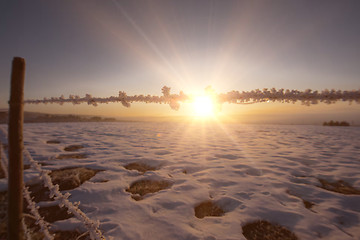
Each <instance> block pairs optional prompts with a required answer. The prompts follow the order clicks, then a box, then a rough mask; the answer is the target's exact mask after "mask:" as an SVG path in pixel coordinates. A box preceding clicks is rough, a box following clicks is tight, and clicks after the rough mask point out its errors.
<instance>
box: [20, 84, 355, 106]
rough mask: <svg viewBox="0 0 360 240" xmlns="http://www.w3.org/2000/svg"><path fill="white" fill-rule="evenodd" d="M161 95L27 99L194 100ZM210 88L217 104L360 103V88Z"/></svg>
mask: <svg viewBox="0 0 360 240" xmlns="http://www.w3.org/2000/svg"><path fill="white" fill-rule="evenodd" d="M161 90H162V94H163V95H162V96H154V95H134V96H128V95H127V94H126V93H125V92H122V91H120V92H119V95H118V96H111V97H105V98H99V97H93V96H92V95H90V94H86V95H85V97H80V96H77V95H70V96H69V98H65V97H64V96H63V95H62V96H61V97H51V98H44V99H37V100H35V99H33V100H25V101H24V103H28V104H40V103H44V104H47V103H57V104H61V105H62V104H64V103H72V104H80V103H87V104H89V105H93V106H97V105H98V104H101V103H111V102H115V103H116V102H121V103H122V105H123V106H124V107H130V106H131V103H133V102H142V103H160V104H162V103H163V104H169V105H170V107H171V108H172V109H174V110H178V109H179V107H180V102H187V101H191V100H192V99H193V97H192V96H191V95H186V94H184V93H183V92H180V93H179V94H170V88H169V87H167V86H164V87H163V88H162V89H161ZM209 90H210V91H211V95H212V97H213V98H214V101H216V102H217V103H218V104H223V103H235V104H249V103H260V102H268V101H270V102H275V101H277V102H282V103H290V102H291V103H295V102H297V101H300V102H301V103H302V104H304V105H307V106H309V105H312V104H318V103H322V102H323V103H326V104H332V103H336V102H338V101H344V102H350V103H351V102H356V103H360V90H351V91H342V90H334V89H332V90H327V89H325V90H323V91H313V90H311V89H307V90H305V91H299V90H289V89H286V90H285V89H282V88H281V89H275V88H271V89H267V88H264V89H263V90H260V89H255V90H252V91H242V92H239V91H231V92H228V93H220V94H216V93H215V92H214V91H213V90H212V89H211V87H208V88H206V91H209Z"/></svg>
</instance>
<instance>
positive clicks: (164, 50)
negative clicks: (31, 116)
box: [0, 0, 360, 124]
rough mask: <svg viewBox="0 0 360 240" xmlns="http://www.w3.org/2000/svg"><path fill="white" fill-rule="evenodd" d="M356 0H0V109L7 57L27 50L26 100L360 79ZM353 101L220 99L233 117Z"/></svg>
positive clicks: (308, 111) (329, 84)
mask: <svg viewBox="0 0 360 240" xmlns="http://www.w3.org/2000/svg"><path fill="white" fill-rule="evenodd" d="M359 12H360V2H359V1H356V0H354V1H349V0H344V1H333V0H320V1H310V0H309V1H292V0H286V1H285V0H278V1H231V0H227V1H210V0H206V1H205V0H197V1H195V0H194V1H189V0H184V1H175V0H174V1H170V0H168V1H165V0H164V1H162V0H153V1H150V0H148V1H144V0H137V1H131V0H129V1H128V0H126V1H125V0H122V1H120V0H109V1H108V0H106V1H105V0H101V1H100V0H97V1H96V0H87V1H83V0H80V1H68V0H61V1H59V0H53V1H46V0H33V1H25V0H20V1H19V0H4V1H1V2H0V109H2V108H7V105H8V104H7V101H8V99H9V91H10V90H9V87H10V70H11V61H12V58H13V57H14V56H20V57H23V58H25V60H26V79H25V99H42V98H44V97H59V96H60V95H65V96H68V95H70V94H76V95H80V96H84V95H85V94H86V93H89V94H92V95H93V96H97V97H109V96H116V95H118V92H119V91H125V92H126V93H127V94H128V95H135V94H152V95H161V88H162V87H163V86H165V85H166V86H169V87H171V91H172V92H173V93H178V92H179V91H184V92H185V93H189V94H196V93H200V92H202V91H203V90H204V89H205V88H206V87H207V86H209V85H210V86H212V88H213V89H214V90H215V91H216V92H218V93H226V92H229V91H232V90H238V91H249V90H253V89H263V88H272V87H275V88H285V89H298V90H305V89H308V88H310V89H313V90H323V89H341V90H352V89H354V90H358V89H360V79H359V77H360V47H359V43H360V24H359V22H360V14H359ZM359 105H360V104H352V105H349V104H348V103H337V104H334V105H326V104H318V105H316V106H311V107H306V106H301V105H300V104H282V103H259V104H252V105H251V106H249V105H246V106H244V105H230V104H224V106H222V111H221V114H223V115H228V116H230V115H231V116H234V118H235V119H240V120H241V119H242V120H244V121H250V122H251V121H254V122H256V121H260V122H261V121H262V120H264V121H265V120H269V121H272V122H284V121H285V122H288V123H307V122H309V119H310V120H311V121H315V122H318V121H320V120H331V119H330V118H332V119H334V120H348V121H353V122H355V123H358V124H360V111H359V110H360V106H359ZM190 108H191V106H190V105H189V104H184V105H183V106H181V108H180V110H179V111H174V110H171V109H170V108H169V106H166V105H156V104H141V103H138V104H133V105H132V107H131V108H124V107H123V106H122V105H121V104H120V103H119V104H107V105H100V106H98V107H93V106H87V105H86V104H82V105H76V106H73V105H71V104H67V105H66V104H65V105H63V106H58V105H30V104H29V105H26V106H25V110H27V111H36V112H49V113H65V114H75V113H77V114H90V115H104V116H105V115H106V116H115V117H150V116H153V117H159V116H162V117H163V116H182V115H186V114H188V113H189V111H190V110H189V109H190Z"/></svg>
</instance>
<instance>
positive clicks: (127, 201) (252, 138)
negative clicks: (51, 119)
mask: <svg viewBox="0 0 360 240" xmlns="http://www.w3.org/2000/svg"><path fill="white" fill-rule="evenodd" d="M0 127H3V128H6V126H5V125H2V126H0ZM48 140H59V141H60V143H59V144H47V143H46V142H47V141H48ZM24 142H25V146H26V148H27V149H28V150H29V151H30V153H31V155H32V156H33V158H34V159H35V160H37V161H39V162H45V163H47V164H48V165H46V166H44V169H49V170H53V169H59V168H64V167H69V166H86V167H89V168H94V169H101V170H105V171H101V172H99V173H97V174H96V176H95V177H93V178H92V179H91V180H90V181H87V182H85V183H84V184H82V185H81V186H80V187H78V188H76V189H74V190H70V191H69V192H70V193H71V197H70V198H69V199H70V200H71V201H73V202H74V201H80V202H81V204H80V209H82V210H83V211H84V212H85V213H86V214H87V216H88V217H89V218H91V219H93V220H99V221H100V223H101V225H100V228H101V230H102V232H103V233H104V235H105V236H106V237H107V238H108V239H134V240H135V239H136V240H138V239H207V240H210V239H245V237H244V236H243V234H242V228H241V227H242V226H243V225H244V224H246V223H247V222H251V221H254V220H258V219H264V220H268V221H269V222H273V223H278V224H280V225H282V226H284V227H286V228H288V229H289V230H291V231H293V232H294V233H295V234H296V235H297V236H298V237H299V238H300V239H334V240H335V239H360V195H343V194H341V193H336V192H331V191H328V190H325V189H322V188H320V186H321V184H320V182H319V180H318V179H325V180H328V181H329V182H335V181H337V180H343V181H346V182H348V183H349V184H351V185H352V186H354V187H355V188H357V189H360V128H356V127H349V128H346V127H344V128H341V127H322V126H275V125H264V126H260V125H240V124H218V123H201V122H194V123H143V122H134V123H51V124H50V123H48V124H46V123H43V124H25V126H24ZM74 144H76V145H78V144H80V145H82V146H84V148H82V149H79V150H78V151H77V152H78V153H84V154H86V155H87V158H84V159H56V157H57V156H59V155H60V154H64V153H66V152H64V148H65V147H66V146H69V145H74ZM132 162H142V163H146V164H148V165H151V166H154V167H157V168H158V169H157V170H155V171H148V172H146V173H145V174H141V173H139V172H138V171H136V170H127V169H125V168H124V165H126V164H128V163H132ZM34 177H36V173H35V171H33V170H31V169H28V170H25V179H26V181H28V180H30V179H33V178H34ZM141 179H164V180H168V181H170V182H171V183H172V185H171V187H170V188H168V189H164V190H161V191H159V192H156V193H152V194H148V195H145V197H144V199H143V200H140V201H135V200H134V199H133V198H132V197H131V193H129V192H127V191H126V189H127V188H129V186H130V185H131V183H133V182H135V181H137V180H141ZM107 180H108V181H107ZM0 188H1V189H2V190H4V189H5V188H6V182H5V180H4V179H2V180H1V181H0ZM205 200H213V201H214V202H215V203H217V204H218V205H219V206H220V207H221V208H223V209H224V211H225V215H223V216H221V217H205V218H202V219H199V218H197V217H195V214H194V206H196V205H197V204H199V203H200V202H203V201H205ZM303 200H306V201H308V202H311V203H313V204H314V205H313V206H312V208H306V207H305V205H304V203H303ZM80 226H81V224H80V223H79V222H78V221H77V220H75V219H74V218H70V219H67V220H62V221H58V222H55V223H54V224H53V228H54V229H71V228H76V227H80Z"/></svg>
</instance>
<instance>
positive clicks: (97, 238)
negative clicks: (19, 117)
mask: <svg viewBox="0 0 360 240" xmlns="http://www.w3.org/2000/svg"><path fill="white" fill-rule="evenodd" d="M0 129H1V132H3V134H4V135H5V136H6V135H7V134H6V132H5V131H4V130H3V129H2V128H0ZM3 152H4V151H1V159H4V160H5V162H7V161H6V159H7V158H6V156H5V154H4V157H3ZM23 154H24V156H25V157H26V158H27V160H28V161H29V162H30V164H31V167H32V168H33V169H35V170H36V171H38V172H39V174H40V179H42V180H43V181H44V186H45V187H47V188H49V190H50V197H51V198H52V197H54V198H55V200H57V201H58V202H59V206H60V207H64V206H65V207H66V208H67V209H68V211H69V212H70V213H72V214H74V216H75V217H77V218H78V219H79V220H80V221H82V222H83V224H84V225H85V227H86V228H87V229H88V232H89V234H90V238H91V239H93V240H104V239H105V237H104V236H103V235H102V233H101V231H100V230H99V226H100V222H99V221H96V222H94V221H92V220H91V219H89V218H88V217H87V216H86V214H85V213H84V212H82V211H81V210H80V209H79V208H78V205H79V204H80V202H77V203H74V204H73V203H72V202H70V201H69V200H68V198H69V197H70V193H65V194H62V193H61V192H60V191H59V185H57V184H56V185H54V184H53V183H52V181H51V178H50V175H49V173H50V171H48V170H44V169H42V168H41V166H40V164H38V163H37V162H36V161H35V160H34V159H33V158H32V157H31V154H30V153H29V151H27V150H26V149H25V148H24V149H23ZM1 164H3V160H1ZM5 169H6V170H7V165H6V168H5ZM6 173H7V171H6ZM24 197H25V199H27V200H28V203H29V206H30V210H31V212H32V213H33V211H34V212H37V214H36V213H33V214H34V217H35V218H36V219H37V221H36V223H37V224H38V223H39V225H40V227H41V229H42V230H43V229H44V231H46V229H47V226H48V225H49V224H46V222H45V221H44V220H43V219H42V218H41V216H40V215H39V214H38V211H37V208H38V207H36V205H35V203H34V202H33V201H32V199H31V197H30V192H29V190H28V188H25V187H24ZM44 235H45V237H46V238H45V239H46V240H48V239H49V240H50V239H53V237H52V236H51V235H50V234H46V233H45V232H44ZM47 235H49V237H50V238H47Z"/></svg>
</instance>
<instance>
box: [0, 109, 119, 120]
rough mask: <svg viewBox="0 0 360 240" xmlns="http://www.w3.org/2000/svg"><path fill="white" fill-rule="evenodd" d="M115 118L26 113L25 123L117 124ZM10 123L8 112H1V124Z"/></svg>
mask: <svg viewBox="0 0 360 240" xmlns="http://www.w3.org/2000/svg"><path fill="white" fill-rule="evenodd" d="M116 121H118V120H117V119H115V118H102V117H98V116H79V115H72V114H68V115H61V114H46V113H33V112H24V122H25V123H38V122H116ZM7 122H8V112H7V111H3V112H0V123H7Z"/></svg>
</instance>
